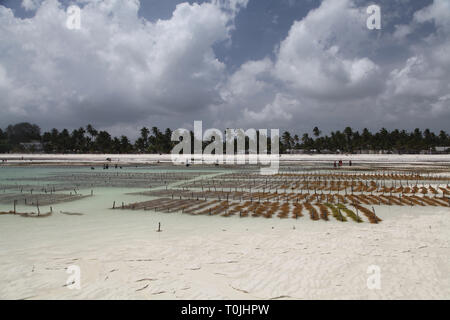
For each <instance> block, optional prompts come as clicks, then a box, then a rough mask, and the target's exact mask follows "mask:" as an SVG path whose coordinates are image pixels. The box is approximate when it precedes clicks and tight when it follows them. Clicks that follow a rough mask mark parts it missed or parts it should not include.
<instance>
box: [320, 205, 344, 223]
mask: <svg viewBox="0 0 450 320" xmlns="http://www.w3.org/2000/svg"><path fill="white" fill-rule="evenodd" d="M325 205H326V206H327V207H328V208H330V209H331V212H332V214H333V217H334V218H335V219H336V220H338V221H341V222H346V221H347V218H346V217H345V216H344V215H343V214H342V213H341V212H340V211H339V209H338V208H337V207H335V206H333V205H332V204H331V203H325Z"/></svg>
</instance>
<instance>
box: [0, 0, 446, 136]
mask: <svg viewBox="0 0 450 320" xmlns="http://www.w3.org/2000/svg"><path fill="white" fill-rule="evenodd" d="M76 3H78V4H79V5H80V6H81V7H82V12H81V14H82V23H81V29H80V30H69V29H67V28H66V19H67V15H66V12H65V9H66V8H65V7H64V6H63V5H62V4H61V3H60V2H59V1H57V0H43V1H38V0H28V1H27V0H24V1H23V2H22V6H23V7H24V8H25V9H27V10H35V15H34V16H33V17H31V18H29V19H20V18H18V17H15V16H14V14H13V12H12V11H11V10H10V9H7V8H6V7H3V6H0V52H2V54H1V55H0V94H1V100H0V108H1V111H2V115H3V117H2V119H0V124H1V125H2V126H4V125H6V124H8V123H10V122H14V121H24V120H26V121H34V122H37V123H39V124H41V125H42V126H43V127H45V128H48V127H53V126H56V127H63V126H69V127H76V126H79V125H85V124H86V123H89V122H91V123H93V124H94V125H97V126H101V127H103V128H110V129H111V130H113V132H114V131H115V132H117V133H122V132H124V133H131V132H133V131H135V130H136V129H138V127H139V126H142V125H157V126H171V127H173V128H177V127H188V128H189V124H192V123H193V121H194V120H203V121H205V122H207V124H206V125H209V124H211V125H212V126H215V127H217V128H225V127H230V128H237V127H246V128H248V127H259V128H282V129H296V130H299V131H300V130H310V129H311V127H312V126H314V125H319V126H323V127H324V128H325V127H328V128H331V129H335V128H342V127H343V126H347V125H352V126H355V127H366V126H367V127H370V128H377V127H378V128H379V127H381V126H387V127H389V126H391V127H395V126H398V127H412V126H424V125H429V126H431V127H434V128H439V127H441V128H444V129H445V126H447V127H448V122H449V121H450V113H449V112H448V110H449V109H450V107H449V93H450V87H449V83H450V67H449V66H450V55H449V54H448V52H450V25H449V21H450V10H448V9H449V8H448V6H449V3H448V1H446V0H434V1H433V3H432V4H431V5H430V6H428V7H426V8H423V9H421V10H419V11H417V12H415V13H414V15H413V19H412V20H411V21H409V22H404V23H402V24H395V25H392V26H391V27H392V28H391V29H392V31H387V30H385V29H383V30H382V31H373V30H372V31H371V30H368V29H367V28H366V19H367V13H366V10H365V9H366V7H365V6H363V5H361V1H357V0H323V1H322V3H321V4H320V6H318V7H317V8H315V9H313V10H311V11H310V12H309V13H308V14H307V15H306V16H305V17H303V18H302V19H299V20H298V21H295V22H294V23H293V24H292V26H291V28H290V30H289V32H288V34H287V36H285V38H284V39H280V42H279V44H278V45H277V46H276V48H274V53H273V55H272V56H271V57H270V56H269V53H268V56H267V57H266V58H264V59H261V60H252V61H247V62H245V63H243V64H242V65H241V66H240V67H239V68H238V69H237V70H235V71H233V72H231V73H230V70H229V68H228V67H227V65H226V63H225V62H224V61H220V60H219V59H218V58H217V56H216V54H215V51H214V46H215V45H216V44H218V43H221V42H228V41H232V33H233V32H239V30H236V28H235V19H236V16H237V14H238V13H239V11H240V10H243V9H244V8H245V7H246V6H247V4H248V0H211V1H210V2H204V3H202V4H197V3H192V4H189V3H181V4H178V5H177V6H176V8H175V10H174V11H173V13H172V15H171V17H170V18H168V19H166V20H157V21H154V22H150V21H147V20H145V19H144V18H142V17H140V16H139V8H140V2H139V1H138V0H121V1H119V0H79V1H76ZM382 12H383V11H382ZM430 22H431V23H432V24H433V25H434V27H433V28H432V30H431V31H430V32H429V33H427V34H426V35H425V36H423V37H419V36H416V35H415V32H416V30H417V29H418V27H420V26H421V25H423V24H426V23H430ZM383 28H386V29H388V28H389V24H388V23H386V22H385V23H383ZM399 40H400V42H401V45H402V48H403V49H402V51H401V54H399V55H397V56H396V58H395V60H394V59H392V60H391V59H390V51H389V48H390V47H392V46H393V43H394V42H395V41H399ZM396 48H397V49H398V47H396Z"/></svg>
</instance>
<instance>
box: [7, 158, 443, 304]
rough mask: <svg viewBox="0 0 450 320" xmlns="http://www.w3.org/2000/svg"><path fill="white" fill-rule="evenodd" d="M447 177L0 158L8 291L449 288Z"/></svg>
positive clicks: (372, 294)
mask: <svg viewBox="0 0 450 320" xmlns="http://www.w3.org/2000/svg"><path fill="white" fill-rule="evenodd" d="M449 180H450V169H449V167H448V165H446V164H435V163H427V164H409V163H396V164H392V165H388V164H386V163H375V162H371V163H355V164H354V165H353V166H352V167H349V166H344V167H342V168H339V169H333V168H330V166H329V165H328V166H327V165H326V164H324V163H314V162H307V163H306V162H298V163H293V162H289V163H283V162H282V163H281V166H280V171H279V173H278V174H276V175H267V176H266V175H260V174H259V168H258V167H257V166H246V167H244V166H239V167H233V166H223V167H221V166H215V165H212V166H207V165H193V166H190V167H185V166H171V165H168V164H158V163H153V164H151V165H146V164H142V163H141V164H139V165H138V166H136V165H132V164H129V165H126V164H122V165H121V166H117V167H115V166H110V167H109V168H105V166H102V165H101V164H100V165H98V164H97V165H95V166H93V164H89V165H82V166H81V165H78V166H74V165H71V164H65V165H46V166H45V165H42V164H40V165H33V166H22V167H20V166H16V165H10V166H8V165H4V166H0V298H7V299H54V298H55V297H58V298H66V299H172V298H177V299H278V298H279V297H285V298H286V299H311V298H315V299H333V298H335V297H341V298H350V299H353V298H367V299H378V298H393V299H396V298H398V299H405V298H406V299H409V298H412V299H417V298H449V297H450V295H449V292H448V288H450V278H448V272H447V271H448V268H449V261H450V259H448V257H449V252H450V232H449V230H450V181H449ZM74 265H75V266H78V267H80V270H81V272H82V280H81V289H80V290H69V289H68V288H67V282H66V281H67V277H68V274H67V270H68V268H70V267H71V266H74ZM371 265H378V266H380V268H381V270H382V279H383V280H382V281H383V282H382V289H381V290H378V291H371V290H368V289H367V284H366V281H367V268H368V266H371ZM211 283H213V284H214V285H211ZM283 299H284V298H283Z"/></svg>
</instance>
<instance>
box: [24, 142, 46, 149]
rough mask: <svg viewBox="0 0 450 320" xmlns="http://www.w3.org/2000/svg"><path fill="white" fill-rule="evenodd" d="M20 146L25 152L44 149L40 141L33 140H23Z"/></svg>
mask: <svg viewBox="0 0 450 320" xmlns="http://www.w3.org/2000/svg"><path fill="white" fill-rule="evenodd" d="M20 146H21V147H22V148H23V149H24V150H25V151H27V152H42V151H44V146H43V145H42V143H41V142H38V141H33V142H23V143H21V144H20Z"/></svg>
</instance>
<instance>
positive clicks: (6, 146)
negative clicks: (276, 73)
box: [0, 122, 450, 154]
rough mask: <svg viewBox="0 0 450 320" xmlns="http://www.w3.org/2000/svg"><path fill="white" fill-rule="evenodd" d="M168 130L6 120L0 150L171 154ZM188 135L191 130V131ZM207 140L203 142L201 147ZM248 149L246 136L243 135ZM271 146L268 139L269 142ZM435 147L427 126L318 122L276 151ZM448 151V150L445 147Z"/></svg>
mask: <svg viewBox="0 0 450 320" xmlns="http://www.w3.org/2000/svg"><path fill="white" fill-rule="evenodd" d="M171 137H172V130H171V129H169V128H167V129H165V130H164V131H160V129H159V128H157V127H152V128H151V129H149V128H147V127H143V128H142V129H141V130H140V132H139V136H138V138H137V139H136V140H135V141H131V140H130V139H129V138H128V137H127V136H125V135H122V136H120V137H113V136H111V134H110V133H108V132H107V131H105V130H97V129H95V128H94V127H93V126H92V125H87V126H86V127H80V128H78V129H75V130H72V131H69V130H68V129H62V130H58V129H52V130H50V131H48V132H44V133H43V134H41V129H40V127H39V126H38V125H36V124H30V123H27V122H24V123H18V124H15V125H9V126H8V127H7V128H6V129H4V130H2V129H0V153H11V152H45V153H112V154H127V153H152V154H157V153H160V154H165V153H170V152H171V150H172V148H173V147H174V145H175V144H176V142H173V141H171ZM191 139H194V135H193V133H192V132H191ZM206 144H208V142H203V145H204V146H205V145H206ZM246 145H247V148H248V138H246ZM268 147H269V150H270V141H269V143H268ZM436 147H450V137H449V135H448V134H447V133H446V132H445V131H444V130H441V131H440V132H439V133H434V132H432V131H431V130H429V129H425V130H424V131H421V130H420V129H418V128H417V129H415V130H413V131H411V132H408V131H406V130H398V129H395V130H392V131H388V130H387V129H385V128H382V129H381V130H379V131H378V132H375V133H372V132H370V131H369V130H368V129H363V130H362V131H361V132H359V131H358V130H353V129H352V128H350V127H347V128H345V129H344V130H343V131H339V130H338V131H332V132H331V133H330V134H325V135H324V134H322V132H321V130H320V129H319V128H318V127H315V128H314V129H313V130H312V134H311V135H310V134H309V133H304V134H303V135H302V136H301V137H300V136H299V135H297V134H291V133H290V132H288V131H285V132H283V133H282V134H281V136H280V152H281V153H290V152H296V150H297V151H298V150H302V151H304V152H316V153H336V152H346V153H356V152H366V151H374V152H379V151H385V152H392V151H395V152H399V153H419V152H422V151H424V150H426V151H435V150H436ZM446 151H447V152H450V150H446Z"/></svg>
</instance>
